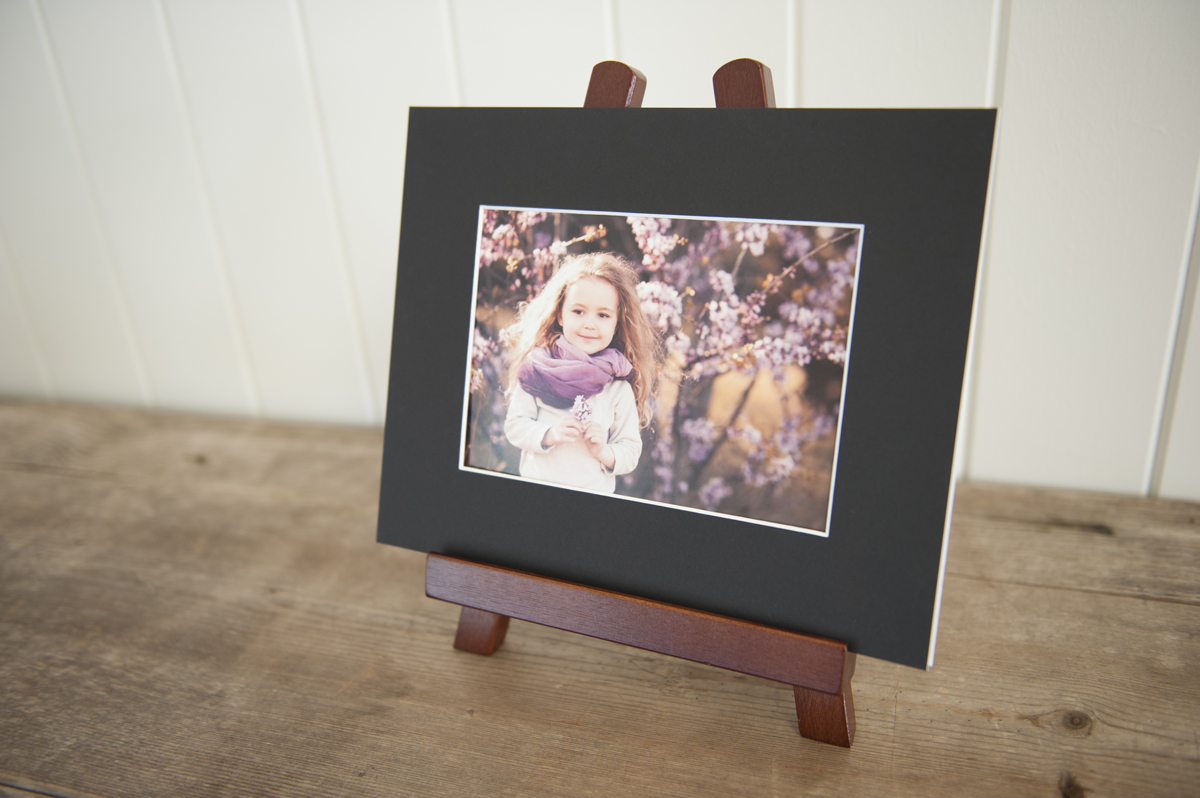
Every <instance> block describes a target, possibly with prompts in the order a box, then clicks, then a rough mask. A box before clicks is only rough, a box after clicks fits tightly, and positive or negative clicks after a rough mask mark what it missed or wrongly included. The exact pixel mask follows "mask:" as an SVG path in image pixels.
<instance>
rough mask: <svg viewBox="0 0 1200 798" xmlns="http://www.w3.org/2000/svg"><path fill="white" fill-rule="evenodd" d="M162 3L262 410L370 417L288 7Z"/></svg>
mask: <svg viewBox="0 0 1200 798" xmlns="http://www.w3.org/2000/svg"><path fill="white" fill-rule="evenodd" d="M166 9H167V20H168V26H169V28H170V32H171V37H172V40H173V44H174V47H175V52H176V54H177V56H178V60H179V67H180V73H181V75H182V80H183V85H184V88H185V94H186V100H187V102H188V104H189V107H190V109H191V113H192V118H193V119H194V122H195V126H196V133H197V139H198V141H199V148H200V152H201V157H202V162H203V167H204V170H205V174H206V177H207V181H208V185H209V188H210V191H211V194H212V197H213V201H214V204H215V208H216V217H217V228H218V232H219V235H220V237H221V239H222V242H223V244H224V248H225V251H226V253H227V256H228V260H229V265H230V270H231V273H232V283H233V287H234V291H235V293H236V299H237V303H238V307H239V308H240V309H241V312H242V315H243V318H244V321H245V329H246V334H247V338H248V340H249V345H250V351H251V361H252V363H253V364H254V370H255V374H256V375H257V378H258V382H259V387H260V390H261V394H262V401H263V408H264V410H265V412H266V413H267V414H268V415H269V416H273V417H279V418H298V419H325V420H331V421H344V422H358V423H363V422H378V420H379V417H378V414H377V411H376V409H375V407H374V404H375V403H374V396H373V395H372V393H371V391H370V389H369V379H368V376H367V372H366V364H365V359H364V357H363V356H362V352H363V341H362V339H361V334H360V330H359V326H358V319H357V318H356V313H357V308H356V301H355V298H354V297H353V295H352V293H351V291H350V283H349V281H348V279H347V273H346V270H347V269H348V268H349V266H348V264H346V262H345V258H344V253H343V251H342V247H341V245H340V242H339V237H338V231H337V229H336V227H335V225H336V217H335V214H334V213H333V207H334V206H333V200H332V197H331V196H330V188H329V186H328V185H327V183H326V170H325V167H324V162H323V157H324V156H323V152H322V147H321V143H320V137H319V131H318V129H317V126H316V124H315V116H314V113H313V100H314V98H313V96H312V92H311V90H310V88H309V82H308V77H307V65H306V64H305V63H303V60H302V58H301V51H302V50H301V40H300V38H299V37H300V30H299V27H298V20H297V19H296V17H295V15H294V14H293V13H292V8H291V7H290V6H289V5H288V4H287V3H286V2H285V1H284V0H254V2H238V1H237V0H223V1H222V2H210V1H208V0H203V1H202V0H172V1H171V2H168V3H167V4H166Z"/></svg>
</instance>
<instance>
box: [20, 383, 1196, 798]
mask: <svg viewBox="0 0 1200 798" xmlns="http://www.w3.org/2000/svg"><path fill="white" fill-rule="evenodd" d="M381 452H382V435H381V433H380V432H379V431H378V430H363V429H339V428H332V427H326V428H311V427H304V426H295V425H274V424H259V423H255V422H244V421H231V420H226V419H214V418H201V417H195V416H182V415H177V416H172V415H165V414H150V413H144V412H140V411H131V410H117V409H109V408H94V407H73V406H63V405H43V404H30V403H21V402H7V403H5V402H0V784H2V785H4V786H5V787H6V788H8V789H9V790H10V792H12V791H14V790H15V791H19V790H25V791H28V792H34V793H37V794H47V795H63V796H71V795H104V796H144V795H188V796H218V795H231V794H263V793H269V794H274V795H312V796H329V795H351V794H352V795H356V796H360V795H361V796H374V795H380V796H385V795H386V796H407V795H414V796H415V795H482V794H486V795H572V796H589V795H597V796H600V795H603V796H621V795H638V796H641V795H647V794H649V795H667V796H675V795H678V796H721V795H799V794H805V795H837V796H842V795H872V796H874V795H880V796H891V795H895V796H911V795H922V796H959V795H964V794H966V795H984V796H991V795H995V796H1025V795H1028V796H1059V795H1063V794H1068V795H1078V794H1086V795H1087V796H1088V797H1089V798H1098V797H1102V796H1125V795H1138V796H1188V795H1195V794H1196V785H1197V784H1200V745H1198V742H1197V734H1198V730H1200V635H1197V634H1196V630H1197V628H1200V610H1198V609H1197V607H1196V606H1195V605H1194V604H1192V603H1188V602H1187V601H1182V600H1180V598H1181V597H1185V598H1186V595H1187V594H1186V592H1185V590H1186V588H1187V586H1188V585H1195V584H1196V583H1197V582H1198V581H1200V573H1196V572H1195V571H1193V572H1192V573H1191V574H1190V575H1188V574H1187V573H1186V563H1188V562H1191V561H1192V560H1191V559H1190V558H1193V557H1195V556H1196V551H1197V548H1198V547H1200V532H1198V531H1197V527H1196V524H1195V522H1194V520H1193V519H1194V518H1195V517H1196V515H1197V512H1198V511H1200V507H1197V505H1193V504H1183V503H1179V502H1161V501H1153V500H1147V499H1140V498H1133V497H1119V496H1103V495H1094V494H1081V493H1075V492H1059V491H1028V490H1027V489H1017V488H1006V487H1001V486H992V485H963V486H960V489H959V495H958V501H957V504H956V513H955V523H954V528H953V532H952V534H951V541H950V551H949V560H948V563H947V571H948V575H947V578H946V586H945V596H944V601H943V606H942V623H941V629H940V632H939V636H938V653H937V664H936V667H935V668H934V669H933V670H932V671H929V672H923V671H917V670H913V669H910V668H905V667H902V666H898V665H893V664H890V663H886V662H880V661H878V660H873V659H871V658H869V657H859V658H858V660H857V669H856V672H855V674H854V693H855V695H854V700H855V705H856V710H857V733H856V736H855V741H854V747H853V748H852V749H849V750H847V749H842V748H836V747H833V746H827V745H820V744H816V743H813V742H810V741H806V740H804V739H801V738H800V737H798V736H797V735H796V733H795V726H794V724H795V722H796V721H795V717H796V715H795V698H794V694H793V692H792V691H790V690H789V689H788V688H787V687H785V686H783V685H781V684H779V683H776V682H771V681H766V680H763V679H757V678H753V677H744V676H740V675H738V674H734V673H731V672H729V671H724V670H718V669H716V668H710V667H708V666H704V665H698V664H693V663H689V662H686V661H682V660H678V659H673V658H669V657H665V656H662V655H659V654H653V653H650V652H645V651H641V650H638V649H633V648H629V647H625V646H619V645H616V644H613V643H607V642H604V641H600V640H595V639H592V638H587V637H582V636H579V635H574V634H569V633H565V632H560V631H557V630H554V629H551V628H548V627H544V626H536V625H533V624H528V623H525V622H522V621H513V622H512V625H511V633H510V634H509V636H508V639H507V640H506V641H505V643H504V645H503V647H502V648H500V649H499V650H498V651H497V652H496V653H495V654H493V655H492V656H491V657H490V658H482V657H477V656H474V655H471V654H466V653H463V652H460V651H455V650H454V649H452V648H451V647H450V645H449V641H450V639H451V638H452V636H453V634H454V629H455V626H456V624H457V621H458V611H457V610H456V609H455V608H454V607H453V606H452V605H449V604H445V603H443V602H440V601H434V600H431V599H428V598H426V597H425V596H424V595H423V590H422V586H423V575H424V574H423V571H424V556H423V555H420V554H416V553H412V552H406V551H403V550H400V549H396V548H393V547H390V546H381V545H378V544H376V543H375V542H374V537H375V531H374V530H375V517H376V516H375V512H376V510H375V502H376V495H375V494H374V491H377V490H378V478H379V465H380V460H381ZM201 455H203V461H202V462H201V461H199V460H198V459H197V458H198V457H199V456H201ZM1081 525H1107V526H1108V527H1110V528H1111V529H1112V531H1113V532H1114V534H1113V535H1112V536H1108V535H1104V534H1100V533H1092V532H1087V531H1086V530H1085V529H1083V527H1082V526H1081ZM1113 545H1117V546H1121V547H1122V548H1120V549H1117V550H1113V549H1110V548H1107V547H1109V546H1113ZM1116 557H1123V558H1125V560H1126V562H1127V567H1126V568H1125V572H1124V573H1121V572H1120V569H1118V568H1117V567H1116V566H1115V565H1106V564H1107V563H1110V562H1111V561H1112V560H1113V558H1116ZM1139 584H1140V585H1144V586H1145V588H1146V589H1145V590H1144V591H1142V592H1141V593H1139V592H1137V591H1136V590H1135V589H1134V588H1135V587H1136V586H1137V585H1139ZM1072 785H1073V786H1072ZM1072 790H1074V792H1072ZM1080 790H1086V791H1087V792H1086V793H1080V792H1079V791H1080ZM15 794H18V795H19V794H20V792H16V793H15Z"/></svg>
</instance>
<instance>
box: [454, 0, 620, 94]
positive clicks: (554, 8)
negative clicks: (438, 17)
mask: <svg viewBox="0 0 1200 798" xmlns="http://www.w3.org/2000/svg"><path fill="white" fill-rule="evenodd" d="M446 2H449V3H450V4H451V9H452V12H453V13H452V14H451V18H452V25H453V29H454V41H455V45H456V48H457V51H458V52H457V56H458V64H459V75H460V76H461V80H462V92H463V103H464V104H465V105H513V106H552V105H561V106H572V105H583V97H584V95H585V94H586V93H587V84H588V77H589V76H590V75H591V73H592V67H593V66H594V65H595V64H596V62H597V61H603V60H604V59H605V57H606V56H605V44H604V16H603V6H602V4H601V3H600V2H588V3H561V2H555V0H511V2H506V3H495V2H491V1H490V0H446Z"/></svg>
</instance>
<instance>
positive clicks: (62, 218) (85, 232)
mask: <svg viewBox="0 0 1200 798" xmlns="http://www.w3.org/2000/svg"><path fill="white" fill-rule="evenodd" d="M0 109H2V111H0V231H2V233H0V234H2V235H3V236H4V238H5V239H6V241H7V244H8V247H7V250H8V255H9V257H10V258H11V261H12V262H11V263H10V264H9V267H10V268H11V269H12V270H13V272H14V274H15V276H16V279H17V282H18V284H19V285H20V287H21V291H22V293H23V296H24V298H25V300H26V302H27V307H28V311H29V322H30V325H31V326H32V328H33V332H34V335H35V336H36V337H37V340H38V342H39V344H40V345H41V348H42V352H43V353H44V355H45V358H46V365H47V368H48V370H49V373H50V377H51V380H52V382H53V384H54V385H55V387H56V392H57V394H58V396H59V397H60V398H63V399H78V400H87V401H102V402H119V403H126V404H135V403H141V402H142V401H143V400H144V398H145V394H144V393H143V391H144V387H145V386H144V384H143V382H142V378H141V375H140V374H139V371H138V364H137V362H136V357H137V355H136V352H135V350H134V342H133V341H132V340H131V338H130V331H129V329H128V324H127V320H126V319H125V318H124V317H123V313H124V311H123V307H122V301H121V297H120V295H119V288H118V286H117V285H116V284H115V281H114V279H113V273H112V264H111V263H110V262H109V257H108V253H107V252H106V251H105V246H104V240H103V237H102V229H101V227H100V221H99V219H98V217H97V215H96V208H95V207H94V205H93V204H92V201H91V197H90V195H89V191H88V187H87V183H86V180H85V176H84V175H83V174H82V173H81V171H80V161H79V157H78V155H77V150H76V145H75V142H74V138H73V132H72V129H71V125H70V120H69V118H68V117H67V115H66V113H65V110H64V107H63V104H62V100H61V98H60V94H59V89H58V85H57V83H56V81H55V72H54V68H53V64H52V62H51V61H50V60H49V58H48V53H47V51H46V48H45V46H44V43H43V37H42V35H41V32H40V29H39V24H38V18H37V14H36V8H35V7H34V6H33V5H32V4H31V3H27V2H22V1H21V0H3V2H0Z"/></svg>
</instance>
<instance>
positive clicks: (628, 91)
mask: <svg viewBox="0 0 1200 798" xmlns="http://www.w3.org/2000/svg"><path fill="white" fill-rule="evenodd" d="M645 96H646V76H645V75H643V74H642V73H641V72H639V71H637V70H636V69H634V68H633V67H631V66H629V65H627V64H622V63H621V62H620V61H601V62H600V63H598V64H596V65H595V66H594V67H592V76H591V78H590V80H589V81H588V88H587V94H586V95H584V99H583V107H584V108H641V107H642V98H643V97H645Z"/></svg>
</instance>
